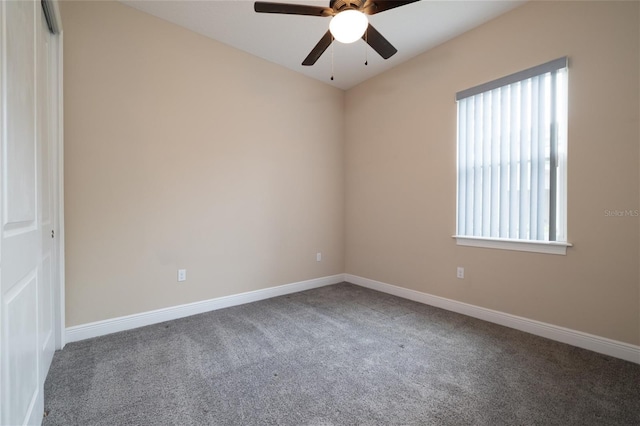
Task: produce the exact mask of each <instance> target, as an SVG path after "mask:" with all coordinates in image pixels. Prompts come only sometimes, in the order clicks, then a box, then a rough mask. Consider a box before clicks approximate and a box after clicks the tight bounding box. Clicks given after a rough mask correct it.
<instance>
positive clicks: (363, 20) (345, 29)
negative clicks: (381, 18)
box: [329, 10, 369, 43]
mask: <svg viewBox="0 0 640 426" xmlns="http://www.w3.org/2000/svg"><path fill="white" fill-rule="evenodd" d="M368 25H369V20H368V19H367V15H365V14H364V13H362V12H359V11H357V10H345V11H344V12H340V13H338V14H337V15H336V16H334V17H333V18H331V22H329V30H330V31H331V34H333V37H334V38H335V39H336V40H338V41H339V42H340V43H353V42H354V41H356V40H358V39H359V38H360V37H362V35H363V34H364V32H365V31H366V29H367V26H368Z"/></svg>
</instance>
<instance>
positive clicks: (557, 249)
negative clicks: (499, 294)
mask: <svg viewBox="0 0 640 426" xmlns="http://www.w3.org/2000/svg"><path fill="white" fill-rule="evenodd" d="M453 238H455V239H456V244H458V245H459V246H468V247H484V248H492V249H499V250H514V251H528V252H533V253H545V254H559V255H562V256H564V255H566V254H567V247H571V246H572V245H571V244H569V243H565V242H560V241H531V240H509V239H503V238H482V237H468V236H464V235H454V236H453Z"/></svg>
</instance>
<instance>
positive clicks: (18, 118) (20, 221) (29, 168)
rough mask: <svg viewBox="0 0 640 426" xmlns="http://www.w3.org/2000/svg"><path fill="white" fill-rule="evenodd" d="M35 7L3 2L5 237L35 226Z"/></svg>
mask: <svg viewBox="0 0 640 426" xmlns="http://www.w3.org/2000/svg"><path fill="white" fill-rule="evenodd" d="M35 6H36V5H35V3H34V2H30V1H29V2H22V1H9V2H6V36H7V45H6V46H7V47H6V48H7V61H6V73H7V77H6V78H7V85H6V86H5V88H6V94H7V106H8V110H7V139H6V141H5V147H4V148H5V151H4V153H5V156H4V174H5V176H4V180H3V181H4V188H3V189H4V191H3V193H4V206H3V207H4V215H3V216H4V218H3V232H4V233H5V235H7V234H8V233H9V231H14V232H13V233H22V232H29V231H32V230H34V228H35V225H36V182H35V178H36V157H35V153H36V152H35V150H36V144H35V84H34V81H35V66H34V56H35V35H36V34H35V31H34V30H33V29H34V22H35V17H36V15H35V12H36V7H35ZM27 141H28V142H27Z"/></svg>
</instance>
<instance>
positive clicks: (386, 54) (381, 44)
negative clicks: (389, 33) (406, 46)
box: [362, 24, 398, 59]
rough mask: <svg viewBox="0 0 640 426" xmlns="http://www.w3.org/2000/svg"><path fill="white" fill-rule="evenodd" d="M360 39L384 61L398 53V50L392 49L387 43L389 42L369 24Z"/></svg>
mask: <svg viewBox="0 0 640 426" xmlns="http://www.w3.org/2000/svg"><path fill="white" fill-rule="evenodd" d="M362 39H363V40H364V41H366V42H367V43H368V44H369V46H371V47H372V48H373V50H375V51H376V52H378V54H379V55H380V56H382V57H383V58H384V59H389V58H390V57H392V56H393V55H395V54H396V52H397V51H398V49H396V48H395V47H393V45H392V44H391V43H389V41H388V40H387V39H386V38H384V37H383V36H382V34H380V33H379V32H378V30H376V29H375V28H373V25H371V24H369V26H368V27H367V31H365V33H364V35H363V36H362Z"/></svg>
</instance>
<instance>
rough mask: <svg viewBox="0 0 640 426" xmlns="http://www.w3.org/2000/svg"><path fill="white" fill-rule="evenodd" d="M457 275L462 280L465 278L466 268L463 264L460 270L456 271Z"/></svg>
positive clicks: (459, 267)
mask: <svg viewBox="0 0 640 426" xmlns="http://www.w3.org/2000/svg"><path fill="white" fill-rule="evenodd" d="M456 274H457V277H458V278H460V279H461V280H463V279H464V268H463V267H462V266H458V270H457V271H456Z"/></svg>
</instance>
